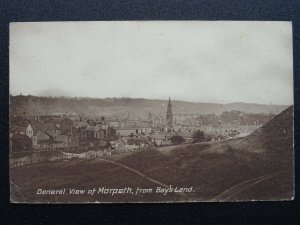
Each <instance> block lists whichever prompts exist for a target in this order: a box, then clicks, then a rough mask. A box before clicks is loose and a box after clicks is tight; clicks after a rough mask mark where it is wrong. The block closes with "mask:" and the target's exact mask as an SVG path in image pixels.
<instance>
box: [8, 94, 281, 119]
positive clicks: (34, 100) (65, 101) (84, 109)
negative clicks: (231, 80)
mask: <svg viewBox="0 0 300 225" xmlns="http://www.w3.org/2000/svg"><path fill="white" fill-rule="evenodd" d="M166 105H167V100H152V99H141V98H136V99H132V98H105V99H93V98H65V97H61V98H59V97H37V96H11V97H10V110H11V112H13V113H14V114H24V112H26V113H29V114H30V113H53V112H65V113H67V112H75V113H85V114H93V115H95V114H102V115H127V114H128V113H130V114H131V115H132V116H139V117H145V116H147V115H148V113H153V114H163V115H164V114H165V111H166ZM172 105H173V113H175V114H176V113H177V114H180V113H198V114H208V113H215V114H220V113H222V112H224V111H231V110H238V111H243V112H245V113H272V114H278V113H279V112H281V111H282V110H284V109H285V108H286V106H283V105H262V104H252V103H230V104H215V103H195V102H184V101H177V100H172Z"/></svg>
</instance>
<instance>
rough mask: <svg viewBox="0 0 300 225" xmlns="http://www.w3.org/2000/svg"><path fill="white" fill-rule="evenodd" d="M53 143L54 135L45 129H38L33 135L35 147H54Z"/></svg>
mask: <svg viewBox="0 0 300 225" xmlns="http://www.w3.org/2000/svg"><path fill="white" fill-rule="evenodd" d="M53 143H54V140H53V137H51V136H50V135H49V134H47V133H45V132H43V131H38V132H37V133H36V134H34V135H33V137H32V148H33V149H43V148H52V144H53Z"/></svg>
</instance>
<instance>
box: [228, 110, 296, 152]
mask: <svg viewBox="0 0 300 225" xmlns="http://www.w3.org/2000/svg"><path fill="white" fill-rule="evenodd" d="M293 110H294V107H293V106H290V107H289V108H287V109H286V110H284V111H283V112H281V113H280V114H279V115H277V116H275V117H274V118H273V119H272V120H271V121H269V122H267V123H266V124H265V125H263V126H262V127H261V128H259V129H257V130H256V131H254V132H253V133H252V134H251V135H249V136H247V137H245V138H244V139H241V140H239V141H236V143H234V144H233V146H234V148H236V149H238V150H246V151H250V152H259V153H264V154H268V155H281V154H284V155H292V154H293Z"/></svg>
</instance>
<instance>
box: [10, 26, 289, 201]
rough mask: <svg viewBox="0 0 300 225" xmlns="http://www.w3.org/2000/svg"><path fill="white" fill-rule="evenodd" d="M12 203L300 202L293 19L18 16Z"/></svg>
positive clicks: (13, 52)
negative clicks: (298, 197)
mask: <svg viewBox="0 0 300 225" xmlns="http://www.w3.org/2000/svg"><path fill="white" fill-rule="evenodd" d="M9 61H10V62H9V64H10V99H9V101H10V102H9V113H10V115H9V118H10V121H9V124H10V127H9V146H10V148H9V149H7V151H9V155H10V157H9V166H10V199H11V202H12V203H30V204H36V203H52V204H59V203H77V204H81V203H152V202H159V203H181V202H238V201H275V200H293V199H294V129H293V124H294V119H293V118H294V116H293V113H294V110H293V104H294V100H293V45H292V23H291V22H282V21H95V22H92V21H90V22H15V23H11V24H10V43H9Z"/></svg>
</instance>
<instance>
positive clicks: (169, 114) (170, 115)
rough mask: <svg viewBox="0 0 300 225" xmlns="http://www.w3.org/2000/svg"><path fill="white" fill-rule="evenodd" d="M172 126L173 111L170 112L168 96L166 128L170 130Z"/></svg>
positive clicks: (170, 106)
mask: <svg viewBox="0 0 300 225" xmlns="http://www.w3.org/2000/svg"><path fill="white" fill-rule="evenodd" d="M172 127H173V112H172V104H171V98H169V102H168V106H167V114H166V130H170V129H171V128H172Z"/></svg>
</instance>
